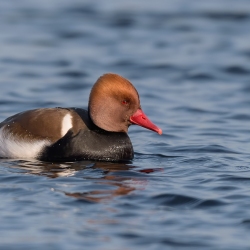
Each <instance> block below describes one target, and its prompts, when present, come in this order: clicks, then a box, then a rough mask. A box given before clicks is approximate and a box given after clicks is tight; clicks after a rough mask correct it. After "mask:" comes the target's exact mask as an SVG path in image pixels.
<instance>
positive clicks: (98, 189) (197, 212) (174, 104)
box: [0, 0, 250, 250]
mask: <svg viewBox="0 0 250 250" xmlns="http://www.w3.org/2000/svg"><path fill="white" fill-rule="evenodd" d="M249 27H250V1H248V0H217V1H195V0H188V1H185V0H168V1H163V0H155V1H148V2H147V1H132V0H127V1H114V0H109V1H101V0H97V1H90V0H85V1H79V0H71V1H66V0H44V1H38V0H18V1H17V0H16V1H0V30H1V35H0V75H1V76H0V87H1V90H0V120H4V119H5V118H7V117H8V116H10V115H13V114H15V113H17V112H21V111H23V110H27V109H34V108H38V107H55V106H61V107H72V106H76V107H82V108H86V107H87V103H88V95H89V91H90V89H91V86H92V85H93V83H94V82H95V81H96V79H97V78H98V77H99V76H100V75H101V74H103V73H105V72H114V73H118V74H121V75H122V76H124V77H127V78H128V79H129V80H131V81H132V82H133V84H134V85H135V86H136V88H137V90H138V92H139V93H140V96H141V103H142V107H143V109H144V111H145V113H146V114H147V115H148V116H149V117H150V118H151V120H152V121H154V122H155V123H156V124H157V125H158V126H159V127H161V128H162V130H163V135H162V136H159V135H157V134H156V133H153V132H151V131H148V130H145V129H143V128H141V127H136V126H133V127H131V128H130V130H129V135H130V138H131V140H132V142H133V145H134V149H135V159H134V161H133V162H132V163H131V164H128V165H126V164H125V165H124V164H111V163H102V162H98V163H96V162H75V163H62V164H58V163H56V164H53V163H44V162H38V161H23V160H8V159H1V160H0V200H1V202H0V211H1V213H0V249H25V250H26V249H49V250H50V249H60V250H61V249H62V250H64V249H65V250H66V249H73V250H74V249H102V250H117V249H126V250H127V249H132V250H133V249H150V250H151V249H152V250H153V249H157V250H158V249H232V250H235V249H250V240H249V235H250V80H249V79H250V28H249Z"/></svg>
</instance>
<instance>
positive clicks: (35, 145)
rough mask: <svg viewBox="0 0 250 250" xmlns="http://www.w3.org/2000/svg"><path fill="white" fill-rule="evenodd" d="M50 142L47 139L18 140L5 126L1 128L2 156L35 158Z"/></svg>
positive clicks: (0, 147) (0, 143)
mask: <svg viewBox="0 0 250 250" xmlns="http://www.w3.org/2000/svg"><path fill="white" fill-rule="evenodd" d="M50 144H51V143H50V142H49V141H47V140H39V141H33V142H32V141H31V142H29V141H22V140H18V139H15V138H14V137H13V136H12V135H11V134H10V133H9V132H6V130H5V129H4V127H3V128H1V129H0V157H4V158H19V159H32V158H33V159H34V158H36V157H37V156H38V155H39V153H40V152H41V150H42V149H43V148H44V147H45V146H48V145H50Z"/></svg>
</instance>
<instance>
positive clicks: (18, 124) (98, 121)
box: [0, 73, 162, 161]
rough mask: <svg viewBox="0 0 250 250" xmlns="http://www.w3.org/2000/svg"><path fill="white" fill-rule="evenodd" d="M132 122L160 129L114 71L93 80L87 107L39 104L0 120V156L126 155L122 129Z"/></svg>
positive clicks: (60, 158) (127, 158)
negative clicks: (39, 107) (36, 106)
mask: <svg viewBox="0 0 250 250" xmlns="http://www.w3.org/2000/svg"><path fill="white" fill-rule="evenodd" d="M131 124H137V125H139V126H142V127H145V128H147V129H150V130H153V131H155V132H157V133H159V134H162V130H161V129H160V128H158V127H157V126H156V125H154V124H153V123H152V122H151V121H150V120H149V119H148V117H147V116H146V115H145V114H144V113H143V111H142V109H141V106H140V100H139V95H138V92H137V90H136V89H135V87H134V86H133V85H132V84H131V83H130V82H129V81H128V80H127V79H125V78H123V77H121V76H119V75H116V74H111V73H110V74H105V75H103V76H101V77H100V78H99V79H98V80H97V82H96V83H95V84H94V86H93V88H92V90H91V93H90V96H89V105H88V110H84V109H80V108H59V107H58V108H42V109H34V110H28V111H24V112H22V113H18V114H16V115H14V116H11V117H9V118H7V119H6V120H5V121H3V122H2V123H0V157H2V158H18V159H38V160H43V161H76V160H102V161H130V160H132V159H133V156H134V151H133V147H132V144H131V141H130V139H129V137H128V135H127V132H128V127H129V126H130V125H131Z"/></svg>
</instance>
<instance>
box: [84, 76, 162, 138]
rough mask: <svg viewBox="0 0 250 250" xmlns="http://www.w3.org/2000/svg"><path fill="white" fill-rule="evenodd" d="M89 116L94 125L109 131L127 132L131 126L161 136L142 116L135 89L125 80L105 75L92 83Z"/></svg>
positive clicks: (144, 116) (159, 130) (156, 128)
mask: <svg viewBox="0 0 250 250" xmlns="http://www.w3.org/2000/svg"><path fill="white" fill-rule="evenodd" d="M89 114H90V117H91V119H92V121H93V122H94V124H95V125H97V126H98V127H100V128H102V129H104V130H106V131H112V132H126V133H127V132H128V127H129V126H130V125H131V124H137V125H139V126H142V127H144V128H147V129H150V130H153V131H155V132H157V133H158V134H162V130H161V129H160V128H159V127H157V126H156V125H155V124H153V123H152V122H151V121H150V120H149V118H148V117H147V116H146V115H145V114H144V112H143V111H142V109H141V105H140V98H139V94H138V92H137V90H136V89H135V87H134V86H133V85H132V83H131V82H129V81H128V80H127V79H125V78H123V77H121V76H119V75H116V74H111V73H109V74H104V75H103V76H101V77H100V78H99V79H98V80H97V81H96V83H95V84H94V86H93V88H92V90H91V93H90V97H89Z"/></svg>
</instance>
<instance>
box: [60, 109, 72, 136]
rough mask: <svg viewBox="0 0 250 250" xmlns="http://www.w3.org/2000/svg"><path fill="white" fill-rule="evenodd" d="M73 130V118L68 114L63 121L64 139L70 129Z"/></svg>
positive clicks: (62, 132)
mask: <svg viewBox="0 0 250 250" xmlns="http://www.w3.org/2000/svg"><path fill="white" fill-rule="evenodd" d="M71 128H72V116H71V115H70V114H67V115H65V116H64V117H63V119H62V128H61V135H62V137H63V136H65V135H66V133H67V132H68V130H69V129H71Z"/></svg>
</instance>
